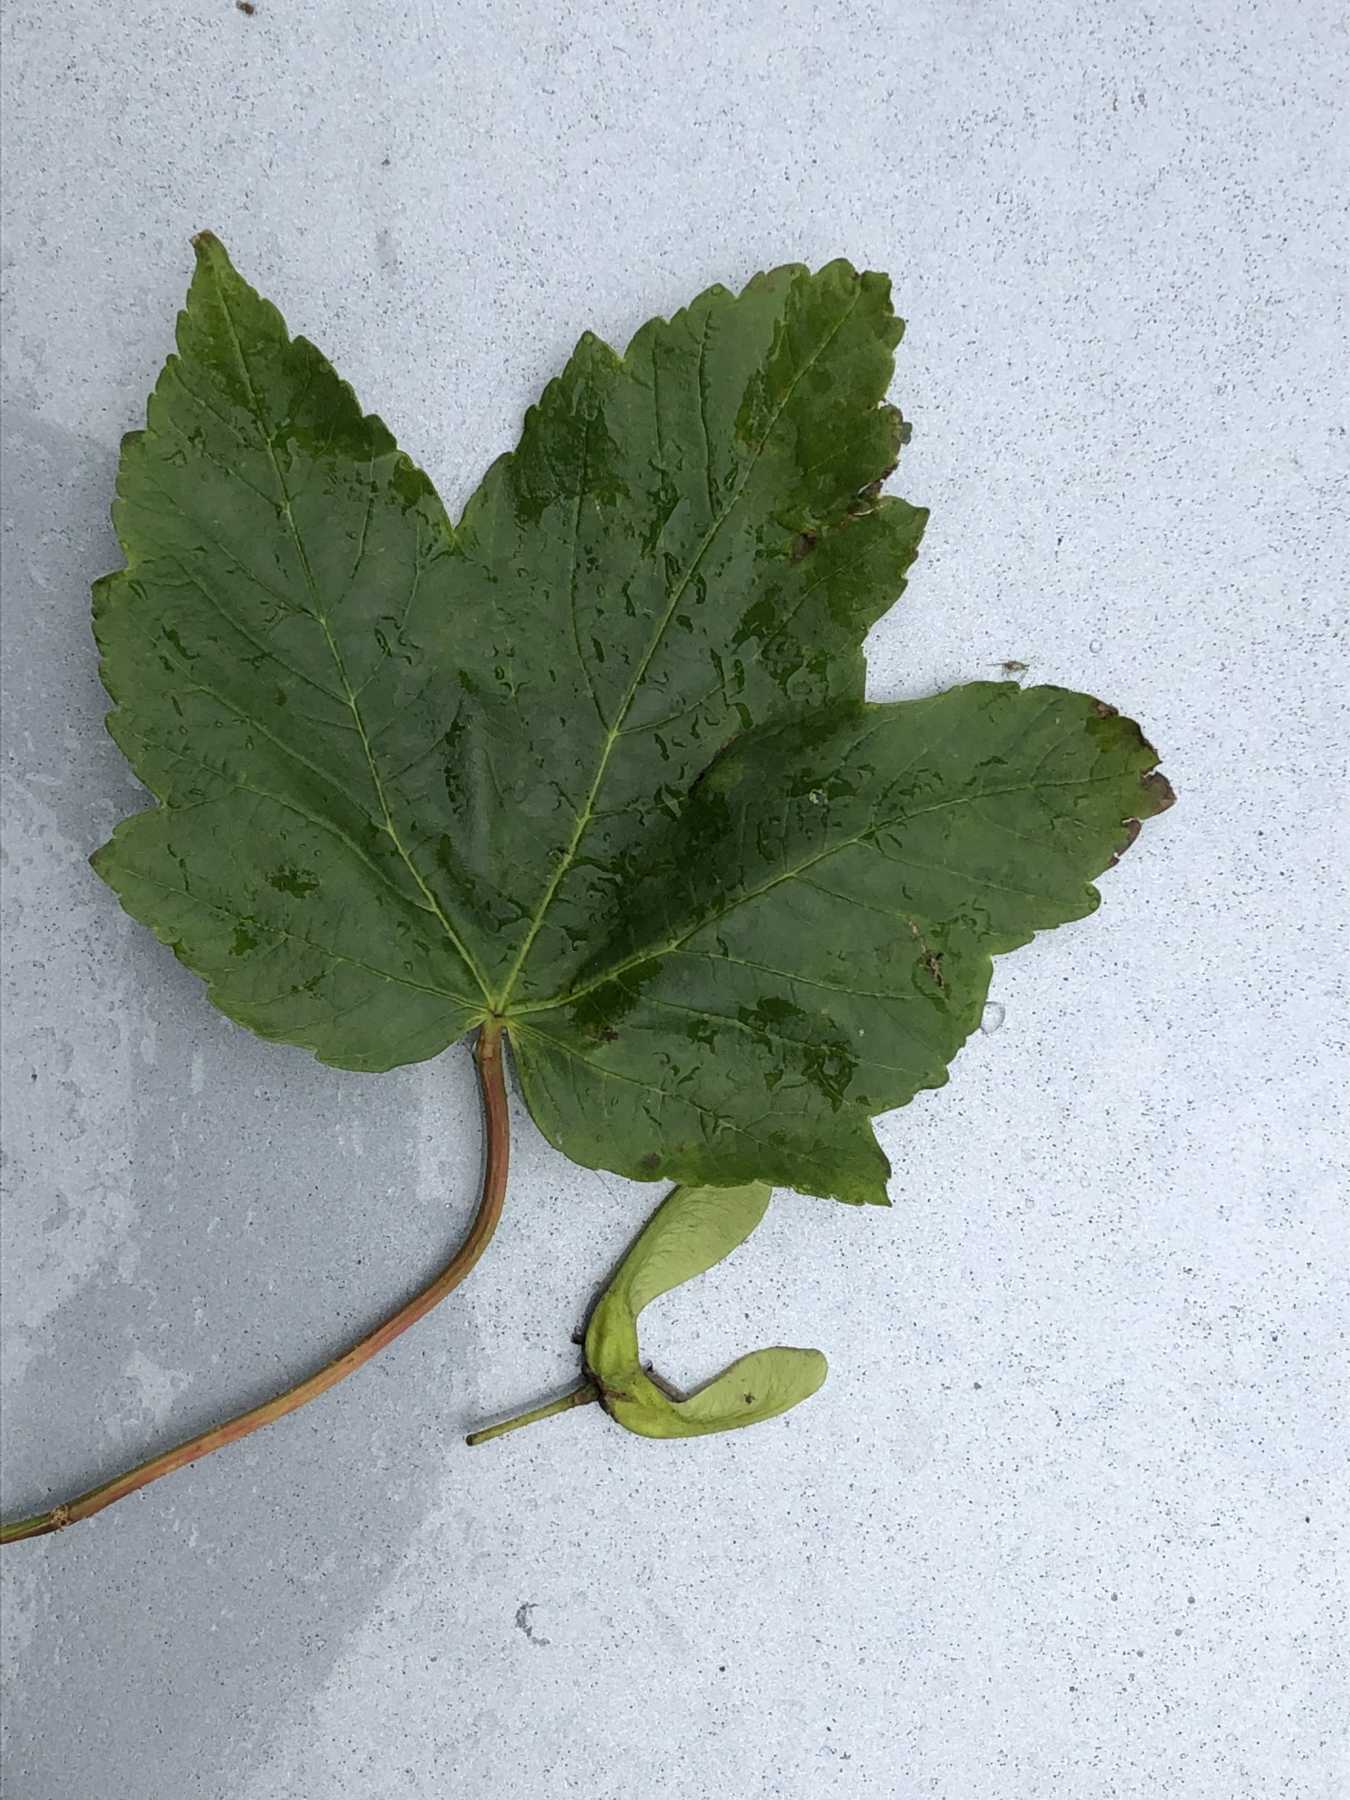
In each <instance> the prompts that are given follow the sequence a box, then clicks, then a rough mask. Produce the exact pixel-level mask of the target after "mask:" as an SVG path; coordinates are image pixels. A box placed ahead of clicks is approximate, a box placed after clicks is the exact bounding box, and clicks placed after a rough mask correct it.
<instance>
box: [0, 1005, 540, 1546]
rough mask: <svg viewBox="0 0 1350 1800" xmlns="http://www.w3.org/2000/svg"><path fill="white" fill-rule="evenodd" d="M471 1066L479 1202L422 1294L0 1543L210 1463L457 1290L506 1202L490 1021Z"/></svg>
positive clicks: (496, 1044) (348, 1371)
mask: <svg viewBox="0 0 1350 1800" xmlns="http://www.w3.org/2000/svg"><path fill="white" fill-rule="evenodd" d="M474 1062H475V1063H476V1065H477V1068H478V1081H479V1087H480V1089H481V1091H482V1096H483V1119H484V1126H485V1135H486V1152H485V1157H484V1168H483V1192H482V1198H481V1199H480V1200H479V1202H478V1211H477V1213H476V1214H475V1216H474V1221H473V1224H472V1225H471V1226H470V1228H469V1233H468V1236H467V1237H466V1238H465V1239H464V1241H463V1243H462V1244H461V1245H460V1247H459V1249H458V1250H456V1252H455V1254H454V1256H452V1257H451V1259H450V1261H449V1262H448V1263H447V1264H446V1266H445V1267H444V1268H443V1269H442V1270H441V1272H440V1274H439V1275H438V1276H437V1277H436V1278H435V1280H434V1281H432V1282H431V1283H430V1285H429V1286H427V1287H424V1288H423V1289H422V1291H421V1293H419V1294H415V1295H414V1296H413V1298H412V1299H411V1300H409V1301H408V1303H407V1304H406V1305H405V1306H401V1307H400V1308H399V1309H398V1311H397V1312H395V1313H391V1314H390V1316H389V1317H388V1318H387V1319H386V1320H385V1321H384V1322H383V1324H381V1325H377V1326H376V1327H375V1329H374V1331H371V1332H369V1333H367V1335H366V1336H365V1337H363V1338H362V1339H361V1340H360V1341H359V1342H358V1343H355V1344H353V1345H352V1347H351V1349H350V1350H347V1351H346V1352H344V1354H343V1355H341V1356H339V1357H338V1358H337V1359H336V1361H334V1362H330V1363H328V1364H327V1365H326V1366H325V1367H324V1368H322V1369H320V1370H318V1371H317V1373H315V1374H313V1375H310V1376H309V1377H308V1378H307V1379H306V1380H304V1381H302V1382H300V1383H298V1385H297V1386H295V1387H292V1388H287V1390H286V1391H285V1393H283V1394H278V1395H277V1396H276V1397H275V1399H272V1400H267V1401H264V1403H263V1404H262V1405H261V1406H255V1407H253V1408H252V1409H251V1410H250V1411H249V1412H245V1413H240V1414H239V1415H238V1417H237V1418H233V1419H227V1420H226V1421H225V1423H224V1424H223V1425H216V1426H214V1427H213V1428H212V1429H211V1430H210V1431H204V1432H202V1433H200V1435H199V1436H197V1437H194V1438H189V1439H188V1440H187V1442H186V1443H182V1444H178V1445H176V1446H175V1448H174V1449H172V1450H165V1451H164V1452H162V1453H161V1454H160V1455H159V1456H155V1457H151V1459H150V1461H149V1462H143V1463H140V1464H139V1465H138V1466H137V1467H136V1468H134V1469H128V1470H127V1471H126V1473H125V1474H122V1475H118V1476H115V1477H114V1478H113V1480H111V1481H105V1482H103V1483H102V1484H101V1485H100V1486H99V1487H96V1488H90V1490H89V1491H88V1493H85V1494H81V1495H79V1496H78V1498H76V1499H74V1500H67V1501H66V1502H65V1503H64V1504H63V1505H61V1506H55V1507H53V1508H52V1510H51V1511H50V1512H45V1513H38V1514H37V1515H36V1516H35V1517H33V1518H31V1519H19V1520H16V1521H15V1523H14V1524H12V1525H5V1526H0V1543H4V1544H11V1543H17V1542H18V1541H19V1540H20V1539H22V1538H33V1537H42V1536H44V1535H45V1534H46V1533H47V1532H50V1531H60V1530H62V1529H63V1528H64V1527H65V1526H67V1525H73V1524H74V1523H75V1522H76V1520H77V1519H90V1518H92V1517H93V1516H94V1514H95V1513H98V1512H102V1511H103V1509H104V1507H105V1506H111V1505H113V1503H114V1502H115V1501H117V1500H124V1499H125V1498H126V1496H127V1495H128V1494H134V1493H135V1492H136V1491H137V1489H138V1488H143V1487H148V1486H149V1484H150V1483H151V1482H152V1481H158V1480H159V1478H160V1477H161V1476H162V1475H172V1474H173V1472H174V1471H175V1469H182V1468H186V1466H187V1465H188V1463H192V1462H196V1461H197V1460H198V1459H199V1458H200V1457H203V1456H209V1455H210V1454H211V1452H212V1451H213V1450H222V1449H224V1447H225V1445H226V1444H235V1443H238V1441H239V1440H240V1438H245V1437H248V1435H249V1434H250V1432H254V1431H259V1430H261V1428H262V1427H263V1426H264V1425H271V1424H272V1423H273V1422H274V1421H275V1420H277V1419H284V1418H285V1417H286V1415H287V1413H293V1412H296V1411H297V1410H298V1409H299V1408H300V1407H302V1406H305V1405H307V1404H308V1402H309V1401H311V1400H316V1399H317V1398H318V1397H319V1395H320V1394H324V1393H327V1391H328V1389H329V1388H331V1387H335V1386H336V1385H337V1383H338V1382H339V1381H344V1380H345V1379H346V1378H347V1376H348V1375H354V1374H355V1373H356V1371H357V1370H358V1369H359V1368H361V1366H362V1365H363V1364H364V1363H368V1362H369V1361H370V1359H371V1358H372V1357H373V1356H377V1355H378V1354H379V1352H380V1351H381V1350H383V1349H384V1347H385V1345H386V1344H392V1343H393V1341H394V1339H395V1338H396V1337H400V1336H402V1334H403V1333H404V1332H405V1331H406V1330H407V1329H408V1327H409V1326H410V1325H415V1324H416V1323H417V1321H418V1320H419V1319H421V1318H423V1317H425V1315H426V1314H427V1313H429V1312H430V1311H431V1309H432V1307H434V1306H436V1305H437V1304H438V1303H439V1302H440V1301H442V1300H444V1298H445V1296H446V1295H447V1294H448V1293H450V1291H451V1290H452V1289H453V1288H457V1287H458V1286H459V1284H460V1282H461V1281H463V1280H464V1277H465V1276H466V1275H467V1274H468V1273H469V1271H470V1270H471V1269H472V1268H473V1266H474V1264H475V1263H476V1262H477V1261H478V1259H479V1257H480V1256H482V1254H483V1252H484V1250H486V1249H487V1247H488V1244H489V1243H490V1242H491V1241H492V1234H493V1232H494V1231H496V1229H497V1221H498V1220H499V1219H500V1218H501V1215H502V1202H503V1200H504V1199H505V1196H506V1176H507V1165H508V1161H509V1157H510V1128H509V1124H508V1118H507V1107H506V1083H505V1080H504V1078H503V1075H502V1047H501V1025H500V1024H499V1023H498V1022H497V1021H496V1020H490V1021H489V1022H488V1023H487V1024H485V1025H484V1026H483V1028H482V1030H481V1032H480V1033H479V1035H478V1042H477V1044H476V1045H475V1046H474Z"/></svg>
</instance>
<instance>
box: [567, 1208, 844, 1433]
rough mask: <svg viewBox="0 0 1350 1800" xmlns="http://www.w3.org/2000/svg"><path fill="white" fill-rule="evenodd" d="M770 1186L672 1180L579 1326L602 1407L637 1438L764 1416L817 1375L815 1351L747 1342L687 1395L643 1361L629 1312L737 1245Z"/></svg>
mask: <svg viewBox="0 0 1350 1800" xmlns="http://www.w3.org/2000/svg"><path fill="white" fill-rule="evenodd" d="M768 1204H769V1189H768V1188H767V1187H766V1186H765V1185H764V1184H763V1183H762V1182H751V1183H749V1184H748V1185H746V1186H744V1187H735V1188H707V1187H677V1188H675V1189H674V1190H673V1192H671V1193H670V1194H668V1195H667V1196H666V1198H665V1199H664V1200H663V1201H662V1202H661V1204H660V1206H658V1207H657V1209H656V1211H655V1212H654V1213H653V1214H652V1216H651V1218H650V1219H649V1220H648V1221H647V1223H646V1225H644V1226H643V1228H642V1230H641V1232H640V1233H639V1234H638V1236H637V1238H636V1239H635V1240H634V1242H633V1245H632V1247H631V1248H630V1250H629V1251H628V1254H627V1255H626V1256H625V1257H624V1259H623V1261H622V1262H621V1263H620V1265H619V1267H618V1270H617V1271H616V1273H615V1275H614V1279H613V1280H612V1281H611V1282H610V1284H609V1286H608V1287H607V1288H606V1289H605V1292H604V1294H603V1295H602V1296H601V1298H600V1300H599V1301H598V1303H597V1305H596V1308H595V1311H594V1312H593V1313H592V1314H591V1319H590V1324H589V1325H588V1326H587V1328H586V1366H587V1368H588V1369H589V1371H590V1373H591V1376H592V1378H593V1379H594V1381H595V1384H596V1386H597V1387H598V1388H599V1390H600V1399H601V1402H602V1404H603V1405H604V1407H605V1410H606V1411H607V1412H608V1413H609V1414H610V1416H611V1417H612V1418H614V1419H617V1420H618V1422H619V1424H620V1425H624V1426H626V1427H627V1429H628V1430H629V1431H635V1432H638V1433H639V1434H640V1435H641V1436H642V1437H656V1438H680V1437H703V1436H706V1435H707V1434H708V1433H709V1432H714V1431H731V1430H735V1429H739V1428H740V1427H741V1426H744V1425H754V1424H757V1423H758V1422H759V1421H760V1420H761V1419H772V1418H774V1417H775V1416H776V1415H777V1414H778V1413H783V1412H786V1411H787V1410H788V1408H789V1407H792V1406H796V1405H798V1404H799V1402H801V1401H802V1400H809V1399H810V1397H811V1395H812V1394H814V1393H815V1392H816V1390H817V1388H819V1386H820V1385H821V1383H822V1382H823V1381H824V1379H825V1375H826V1364H825V1358H824V1357H823V1356H822V1355H821V1353H820V1351H819V1350H792V1349H787V1348H783V1347H781V1346H780V1347H777V1348H775V1349H771V1350H755V1351H753V1352H751V1354H750V1355H749V1356H742V1357H740V1358H739V1359H738V1360H737V1361H736V1362H734V1363H732V1365H731V1367H730V1368H728V1369H724V1370H723V1371H722V1373H721V1374H720V1375H718V1376H717V1377H716V1378H715V1379H714V1380H712V1381H709V1382H705V1383H704V1384H703V1386H702V1387H700V1388H696V1389H695V1390H694V1392H693V1393H692V1394H678V1393H675V1392H673V1391H672V1390H671V1389H670V1388H668V1387H667V1386H666V1384H665V1383H663V1382H660V1381H657V1380H655V1379H654V1378H653V1377H652V1375H651V1374H650V1373H649V1372H648V1371H647V1370H646V1369H645V1368H644V1367H643V1365H642V1360H641V1356H640V1354H639V1350H638V1334H637V1321H638V1315H639V1314H640V1313H641V1312H642V1310H643V1308H644V1307H646V1306H649V1305H650V1304H651V1302H652V1301H653V1300H655V1299H657V1298H658V1297H659V1296H660V1295H661V1294H668V1293H669V1292H670V1290H671V1289H672V1288H676V1287H680V1286H681V1285H682V1284H683V1283H684V1282H686V1281H692V1280H693V1278H694V1277H695V1276H696V1275H702V1274H703V1273H704V1271H705V1270H707V1269H711V1268H712V1267H713V1265H714V1264H715V1263H719V1262H721V1261H722V1260H723V1258H724V1257H727V1256H729V1255H730V1254H731V1252H732V1251H733V1250H734V1249H735V1248H736V1247H737V1245H738V1244H743V1243H744V1242H745V1240H746V1238H748V1237H749V1235H750V1233H751V1232H752V1231H753V1230H754V1229H755V1227H756V1225H758V1224H759V1222H760V1220H761V1219H762V1218H763V1217H764V1213H765V1209H766V1208H767V1207H768Z"/></svg>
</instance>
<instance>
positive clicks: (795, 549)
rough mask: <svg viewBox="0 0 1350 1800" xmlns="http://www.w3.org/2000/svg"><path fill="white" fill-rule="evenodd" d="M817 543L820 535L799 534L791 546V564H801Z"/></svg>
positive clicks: (803, 532) (814, 532) (809, 532)
mask: <svg viewBox="0 0 1350 1800" xmlns="http://www.w3.org/2000/svg"><path fill="white" fill-rule="evenodd" d="M819 542H820V533H819V532H818V531H802V532H799V533H798V534H797V538H796V541H795V542H794V543H793V546H792V560H793V562H801V561H802V560H803V558H804V557H807V556H809V555H810V554H811V552H812V551H813V550H814V549H815V547H816V545H817V544H818V543H819Z"/></svg>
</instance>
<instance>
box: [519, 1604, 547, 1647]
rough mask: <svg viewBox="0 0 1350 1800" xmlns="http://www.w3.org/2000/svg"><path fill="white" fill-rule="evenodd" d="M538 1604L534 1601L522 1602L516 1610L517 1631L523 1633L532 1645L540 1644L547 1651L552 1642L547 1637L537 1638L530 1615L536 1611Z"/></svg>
mask: <svg viewBox="0 0 1350 1800" xmlns="http://www.w3.org/2000/svg"><path fill="white" fill-rule="evenodd" d="M537 1604H538V1602H537V1601H534V1600H522V1601H521V1603H520V1605H519V1606H518V1607H517V1608H516V1630H517V1631H523V1632H524V1633H525V1635H526V1637H527V1638H528V1639H529V1640H530V1642H531V1643H532V1644H538V1645H539V1647H540V1649H541V1650H544V1649H547V1647H548V1645H549V1643H550V1641H551V1640H550V1639H549V1638H546V1637H536V1636H535V1635H534V1626H533V1625H531V1623H530V1614H531V1613H532V1612H533V1611H534V1610H535V1607H536V1605H537Z"/></svg>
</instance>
